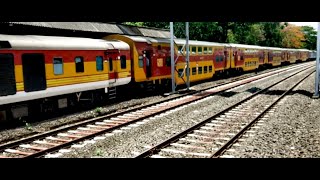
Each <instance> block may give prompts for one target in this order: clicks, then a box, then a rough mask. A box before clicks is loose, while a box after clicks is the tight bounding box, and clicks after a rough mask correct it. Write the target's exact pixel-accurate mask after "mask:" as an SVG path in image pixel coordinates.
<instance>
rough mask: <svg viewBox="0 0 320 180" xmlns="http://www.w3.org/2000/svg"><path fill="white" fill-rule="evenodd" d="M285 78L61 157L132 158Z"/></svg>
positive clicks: (249, 87)
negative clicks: (135, 153) (147, 147)
mask: <svg viewBox="0 0 320 180" xmlns="http://www.w3.org/2000/svg"><path fill="white" fill-rule="evenodd" d="M287 76H288V75H282V76H281V77H280V76H274V77H273V78H272V79H271V80H270V79H269V80H263V81H261V80H260V81H258V82H254V83H250V84H248V85H245V86H242V87H238V88H236V89H232V90H231V91H228V92H225V93H222V94H219V95H215V96H212V97H211V98H210V99H208V100H205V101H203V102H201V103H198V104H194V105H189V106H188V107H186V108H183V109H181V110H180V111H176V112H173V113H171V114H169V115H166V116H163V117H158V118H156V119H154V120H150V121H149V122H147V123H146V124H143V125H140V126H139V127H135V128H132V129H129V130H125V131H124V132H121V133H116V134H115V135H113V136H111V137H107V138H106V139H105V140H101V141H98V142H96V143H95V144H92V145H86V146H85V147H83V148H81V149H75V150H74V151H71V152H70V153H65V154H64V155H63V156H62V157H68V158H70V157H133V156H134V154H133V152H142V151H144V150H145V149H146V148H145V147H144V146H153V145H156V144H157V143H159V142H161V141H163V140H165V139H167V138H169V137H170V136H172V135H174V134H175V133H178V132H181V131H183V130H184V129H186V128H188V127H190V126H192V125H194V124H196V123H198V122H200V121H202V120H204V119H206V118H208V117H209V116H212V115H214V114H215V113H217V112H218V111H219V110H221V109H224V108H226V107H228V106H230V105H231V104H234V103H235V102H238V101H240V100H241V99H243V98H245V97H247V96H249V95H251V94H252V93H254V92H256V91H258V90H260V89H262V88H265V87H267V86H268V85H270V84H272V83H273V82H275V81H277V80H280V79H282V78H284V77H287Z"/></svg>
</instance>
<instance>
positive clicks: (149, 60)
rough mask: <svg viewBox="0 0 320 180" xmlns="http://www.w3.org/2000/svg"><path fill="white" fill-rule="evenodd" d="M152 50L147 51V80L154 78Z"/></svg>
mask: <svg viewBox="0 0 320 180" xmlns="http://www.w3.org/2000/svg"><path fill="white" fill-rule="evenodd" d="M151 55H152V50H147V51H145V65H146V73H147V74H146V75H147V78H149V77H151V76H152V56H151Z"/></svg>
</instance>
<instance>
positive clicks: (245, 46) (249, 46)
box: [229, 43, 267, 49]
mask: <svg viewBox="0 0 320 180" xmlns="http://www.w3.org/2000/svg"><path fill="white" fill-rule="evenodd" d="M229 45H230V46H231V47H238V48H254V49H266V48H267V47H262V46H257V45H246V44H235V43H229Z"/></svg>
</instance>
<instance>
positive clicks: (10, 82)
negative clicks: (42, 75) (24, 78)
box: [0, 54, 17, 96]
mask: <svg viewBox="0 0 320 180" xmlns="http://www.w3.org/2000/svg"><path fill="white" fill-rule="evenodd" d="M16 92H17V88H16V78H15V74H14V61H13V55H12V54H0V96H6V95H13V94H16Z"/></svg>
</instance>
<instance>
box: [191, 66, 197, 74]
mask: <svg viewBox="0 0 320 180" xmlns="http://www.w3.org/2000/svg"><path fill="white" fill-rule="evenodd" d="M196 74H197V68H195V67H194V68H192V75H196Z"/></svg>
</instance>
